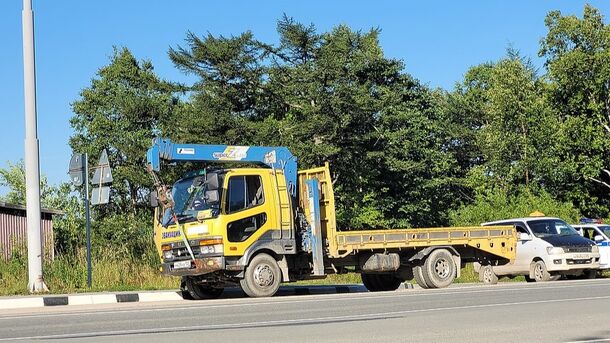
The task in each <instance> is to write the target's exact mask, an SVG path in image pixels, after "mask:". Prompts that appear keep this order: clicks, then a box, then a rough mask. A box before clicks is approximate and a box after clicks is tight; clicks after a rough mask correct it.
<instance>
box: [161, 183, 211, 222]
mask: <svg viewBox="0 0 610 343" xmlns="http://www.w3.org/2000/svg"><path fill="white" fill-rule="evenodd" d="M206 190H207V185H206V184H205V176H202V175H199V176H193V177H188V178H184V179H180V180H178V181H177V182H176V183H175V184H174V186H173V187H172V198H173V199H174V212H175V213H176V217H178V221H179V222H180V223H183V222H191V221H194V220H196V219H197V213H198V212H200V211H210V212H211V213H210V217H214V216H216V215H218V211H219V204H218V203H215V204H208V203H207V202H206V200H205V191H206ZM219 191H220V190H219ZM171 224H175V221H174V218H173V216H172V211H171V210H170V209H167V210H165V213H164V214H163V226H167V225H171Z"/></svg>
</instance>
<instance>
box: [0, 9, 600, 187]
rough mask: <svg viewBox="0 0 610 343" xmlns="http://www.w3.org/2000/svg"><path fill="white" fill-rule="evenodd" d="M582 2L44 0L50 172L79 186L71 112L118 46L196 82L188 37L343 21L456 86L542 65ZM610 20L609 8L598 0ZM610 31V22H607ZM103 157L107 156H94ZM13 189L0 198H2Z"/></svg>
mask: <svg viewBox="0 0 610 343" xmlns="http://www.w3.org/2000/svg"><path fill="white" fill-rule="evenodd" d="M585 3H586V2H582V1H568V0H563V1H527V0H518V1H517V0H515V1H382V0H378V1H319V0H308V1H239V0H236V1H200V0H182V1H161V0H148V1H145V0H129V1H125V0H104V1H83V0H78V1H76V0H56V1H50V0H47V1H42V0H33V6H34V20H35V40H36V73H37V97H38V105H37V109H38V138H39V141H40V168H41V173H42V174H44V175H46V176H47V177H48V180H49V182H50V183H52V184H58V183H60V182H65V181H69V178H68V176H67V169H68V162H69V161H70V156H71V155H72V152H71V150H70V147H69V146H68V139H69V137H70V135H71V134H72V129H71V128H70V124H69V119H70V117H71V116H72V111H71V108H70V104H71V103H72V102H73V101H74V100H76V99H78V97H79V93H80V91H81V90H82V89H83V88H86V87H88V86H89V85H90V82H91V79H92V78H94V77H95V73H96V71H97V70H98V69H99V68H100V67H102V66H104V65H106V64H108V62H109V57H110V56H111V54H112V51H113V46H118V47H122V46H125V47H127V48H129V49H130V50H131V51H132V52H133V53H134V55H135V56H136V57H137V58H138V59H146V60H150V61H152V63H153V65H154V66H155V71H156V72H157V74H158V75H159V76H160V77H162V78H164V79H166V80H171V81H182V82H191V81H192V79H191V78H190V77H188V76H186V75H184V74H182V73H181V72H180V71H178V70H177V69H176V68H175V67H174V66H173V65H172V63H171V61H170V60H169V58H168V56H167V51H168V49H169V48H170V47H176V46H178V45H184V38H185V37H186V32H187V31H192V32H194V33H195V34H198V35H204V34H207V33H211V34H213V35H225V36H231V35H238V34H240V33H242V32H244V31H248V30H249V31H252V32H253V34H254V35H255V37H256V38H258V39H260V40H262V41H265V42H270V43H275V42H277V41H278V36H277V32H276V23H277V20H278V19H280V18H281V17H282V15H283V14H284V13H285V14H286V15H288V16H291V17H293V18H295V19H296V20H297V21H299V22H301V23H304V24H310V23H312V24H314V25H315V26H316V27H317V28H318V30H319V31H320V32H323V31H327V30H330V29H332V28H333V27H334V26H337V25H339V24H347V25H349V26H350V27H351V28H352V29H356V30H369V29H370V28H380V29H381V36H380V42H381V45H382V47H383V49H384V52H385V55H386V56H387V57H390V58H398V59H401V60H403V61H404V63H405V71H406V72H408V73H410V74H411V75H413V76H415V77H416V78H418V79H419V80H420V81H421V82H422V83H424V84H427V85H428V86H430V87H440V88H443V89H446V90H451V89H453V87H454V85H455V83H456V82H459V81H460V79H461V78H462V77H463V75H464V73H465V72H466V71H467V70H468V68H469V67H471V66H474V65H477V64H480V63H484V62H488V61H495V60H498V59H500V58H502V57H503V56H504V55H505V54H506V49H507V47H509V46H512V47H513V48H515V49H517V50H519V51H520V52H521V54H522V55H524V56H527V57H530V58H531V59H532V61H533V62H534V64H535V65H536V66H538V67H539V68H540V70H541V71H542V72H544V69H543V60H542V59H540V58H538V57H537V53H538V49H539V41H540V39H541V38H542V37H543V36H544V35H545V34H546V28H545V26H544V18H545V16H546V14H547V13H548V12H549V11H551V10H560V11H561V12H562V14H565V15H567V14H574V15H578V16H582V12H583V7H584V5H585ZM587 3H590V4H591V5H593V6H594V7H596V8H598V9H600V11H601V12H602V14H605V15H610V2H604V1H588V2H587ZM21 9H22V1H19V0H1V1H0V128H1V129H2V131H1V133H0V147H1V148H0V168H3V167H6V166H7V163H8V162H13V163H14V162H17V161H19V160H20V159H22V158H23V156H24V137H25V136H24V97H23V55H22V32H21V25H22V24H21ZM606 22H607V20H606ZM94 158H97V157H94ZM2 192H3V189H0V193H2Z"/></svg>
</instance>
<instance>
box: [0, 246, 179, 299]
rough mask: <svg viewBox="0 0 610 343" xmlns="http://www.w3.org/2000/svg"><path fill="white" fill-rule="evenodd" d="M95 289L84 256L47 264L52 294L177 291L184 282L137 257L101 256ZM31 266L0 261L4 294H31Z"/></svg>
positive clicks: (0, 287)
mask: <svg viewBox="0 0 610 343" xmlns="http://www.w3.org/2000/svg"><path fill="white" fill-rule="evenodd" d="M92 269H93V274H92V280H93V282H92V287H91V288H88V287H87V263H86V259H85V257H84V254H78V256H65V255H61V256H58V257H56V258H55V260H54V261H53V262H49V263H45V265H44V269H43V274H44V278H45V283H46V284H47V286H48V287H49V290H50V292H51V293H56V294H61V293H78V292H100V291H131V290H153V289H176V288H178V287H179V284H180V280H179V279H178V278H175V277H167V276H163V275H161V273H160V272H159V270H158V269H156V268H155V267H152V266H151V265H150V264H148V263H142V262H141V261H140V262H138V261H136V260H135V259H133V258H126V259H120V258H117V257H110V256H98V257H97V258H95V259H93V261H92ZM27 281H28V277H27V264H26V261H25V260H24V259H23V258H20V257H17V258H14V259H12V260H11V261H9V262H6V261H0V295H18V294H27Z"/></svg>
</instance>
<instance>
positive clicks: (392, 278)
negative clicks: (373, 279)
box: [376, 274, 402, 292]
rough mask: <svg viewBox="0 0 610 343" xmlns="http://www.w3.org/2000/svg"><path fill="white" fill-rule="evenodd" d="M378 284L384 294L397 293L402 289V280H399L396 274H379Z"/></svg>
mask: <svg viewBox="0 0 610 343" xmlns="http://www.w3.org/2000/svg"><path fill="white" fill-rule="evenodd" d="M376 276H377V283H378V284H379V286H380V287H381V290H382V291H384V292H387V291H395V290H397V289H398V287H400V284H401V283H402V280H401V279H399V278H397V277H396V275H395V274H377V275H376Z"/></svg>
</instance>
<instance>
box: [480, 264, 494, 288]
mask: <svg viewBox="0 0 610 343" xmlns="http://www.w3.org/2000/svg"><path fill="white" fill-rule="evenodd" d="M479 281H481V282H482V283H484V284H488V285H495V284H497V283H498V276H497V275H496V273H494V270H493V268H492V266H490V265H484V266H481V269H479Z"/></svg>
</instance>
